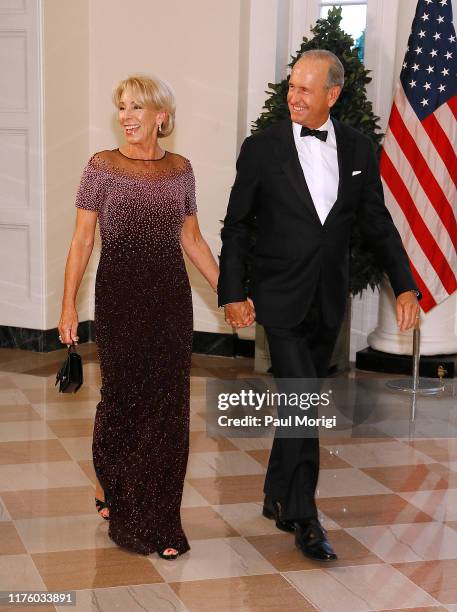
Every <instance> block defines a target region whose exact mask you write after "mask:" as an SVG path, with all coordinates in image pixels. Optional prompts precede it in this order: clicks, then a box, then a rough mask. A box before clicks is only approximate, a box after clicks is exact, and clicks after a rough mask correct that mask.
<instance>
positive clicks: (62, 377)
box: [54, 343, 83, 393]
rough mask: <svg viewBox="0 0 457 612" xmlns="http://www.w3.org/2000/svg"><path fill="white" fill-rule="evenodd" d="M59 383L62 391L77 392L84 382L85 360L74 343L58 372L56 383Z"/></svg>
mask: <svg viewBox="0 0 457 612" xmlns="http://www.w3.org/2000/svg"><path fill="white" fill-rule="evenodd" d="M57 383H59V392H60V393H76V391H77V390H78V389H79V387H80V386H81V385H82V384H83V362H82V359H81V355H80V354H79V353H77V351H76V345H75V344H74V343H73V344H70V346H69V347H68V355H67V358H66V359H65V361H64V363H63V365H62V367H61V368H60V370H59V371H58V372H57V376H56V385H57ZM56 385H54V386H56Z"/></svg>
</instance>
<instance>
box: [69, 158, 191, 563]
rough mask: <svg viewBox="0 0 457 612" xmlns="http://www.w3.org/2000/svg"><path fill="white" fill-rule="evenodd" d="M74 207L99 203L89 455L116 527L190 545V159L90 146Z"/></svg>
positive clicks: (153, 547)
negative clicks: (185, 512)
mask: <svg viewBox="0 0 457 612" xmlns="http://www.w3.org/2000/svg"><path fill="white" fill-rule="evenodd" d="M76 206H77V207H79V208H84V209H87V210H93V211H97V212H98V220H99V226H100V235H101V240H102V248H101V254H100V262H99V265H98V269H97V277H96V284H95V334H96V342H97V350H98V356H99V361H100V368H101V380H102V386H101V389H100V396H101V401H100V402H99V404H98V405H97V410H96V416H95V424H94V437H93V449H92V450H93V461H94V467H95V471H96V474H97V476H98V478H99V481H100V483H101V485H102V487H103V488H104V490H105V495H106V499H107V501H108V502H109V504H110V521H109V535H110V537H111V539H112V540H113V541H114V542H116V543H117V544H118V545H120V546H123V547H125V548H128V549H130V550H133V551H135V552H138V553H142V554H149V553H152V552H154V551H161V550H163V549H165V548H167V547H172V548H175V549H177V550H178V551H179V552H180V553H181V554H182V553H184V552H186V551H187V550H189V544H188V541H187V538H186V536H185V534H184V532H183V529H182V525H181V518H180V506H181V498H182V491H183V486H184V476H185V473H186V466H187V458H188V450H189V374H190V361H191V347H192V328H193V320H192V300H191V291H190V285H189V280H188V276H187V273H186V268H185V265H184V260H183V255H182V251H181V246H180V232H181V228H182V225H183V222H184V218H185V215H192V214H194V213H195V212H196V206H195V182H194V176H193V172H192V168H191V165H190V163H189V161H188V160H187V159H185V158H183V157H181V156H179V155H175V154H171V153H168V152H167V153H166V154H165V156H164V157H163V158H162V159H161V160H156V161H152V160H151V161H142V160H132V159H130V158H128V157H125V156H123V155H122V154H121V153H120V152H119V151H118V150H117V149H116V150H114V151H103V152H101V153H97V154H95V155H94V156H93V157H92V158H91V159H90V160H89V162H88V164H87V166H86V168H85V170H84V173H83V177H82V179H81V184H80V186H79V190H78V194H77V198H76Z"/></svg>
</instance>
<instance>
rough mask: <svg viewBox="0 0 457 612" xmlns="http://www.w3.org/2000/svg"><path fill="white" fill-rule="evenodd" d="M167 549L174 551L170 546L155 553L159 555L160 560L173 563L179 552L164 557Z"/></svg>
mask: <svg viewBox="0 0 457 612" xmlns="http://www.w3.org/2000/svg"><path fill="white" fill-rule="evenodd" d="M168 549H170V550H176V548H173V547H172V546H168V547H167V548H164V549H163V550H162V551H157V554H158V555H159V557H160V558H161V559H167V561H173V560H174V559H177V558H178V557H179V552H178V551H177V550H176V552H175V553H170V554H169V555H166V554H165V551H166V550H168Z"/></svg>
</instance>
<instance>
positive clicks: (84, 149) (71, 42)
mask: <svg viewBox="0 0 457 612" xmlns="http://www.w3.org/2000/svg"><path fill="white" fill-rule="evenodd" d="M88 51H89V32H88V0H78V1H77V2H74V1H73V0H45V1H44V2H43V69H44V73H43V79H44V104H43V113H44V116H43V149H44V178H45V207H44V216H45V226H46V274H45V279H44V286H45V295H46V328H47V329H50V328H53V327H56V325H57V323H58V319H59V316H60V305H61V298H62V290H63V272H64V266H65V260H66V256H67V252H68V248H69V242H70V238H71V234H72V231H73V227H74V218H75V210H76V209H75V206H74V196H75V191H76V187H77V185H78V182H79V178H80V174H81V170H82V167H83V165H84V164H85V162H86V159H87V155H88V151H89V129H88V128H89V72H88V66H89V63H88V60H89V55H88ZM89 285H90V279H89V277H87V278H85V279H84V282H83V285H82V287H81V291H80V295H79V316H80V320H81V321H84V320H86V319H88V318H89V316H90V312H89V303H88V295H89V287H88V286H89Z"/></svg>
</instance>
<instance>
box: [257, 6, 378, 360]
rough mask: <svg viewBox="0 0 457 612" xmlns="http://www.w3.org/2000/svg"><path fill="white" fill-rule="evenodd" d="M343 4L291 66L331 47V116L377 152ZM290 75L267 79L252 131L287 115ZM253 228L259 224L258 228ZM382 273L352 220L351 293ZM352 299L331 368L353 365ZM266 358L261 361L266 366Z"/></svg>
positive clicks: (362, 72) (364, 76)
mask: <svg viewBox="0 0 457 612" xmlns="http://www.w3.org/2000/svg"><path fill="white" fill-rule="evenodd" d="M341 13H342V9H341V7H339V8H333V9H332V10H330V12H329V13H328V16H327V17H326V18H325V19H324V18H323V19H318V21H317V23H316V25H315V26H314V27H313V28H312V29H311V31H312V33H313V38H310V39H308V38H303V42H302V44H301V46H300V49H299V50H298V52H297V54H296V55H295V56H294V57H292V60H291V62H290V64H289V67H290V68H292V67H293V65H294V64H295V62H296V61H297V60H298V58H299V57H300V55H301V54H302V53H304V52H305V51H308V50H310V49H328V50H329V51H332V52H333V53H335V55H337V56H338V57H339V59H340V60H341V62H342V64H343V66H344V71H345V85H344V88H343V90H342V92H341V95H340V97H339V98H338V101H337V103H336V104H335V106H334V107H333V109H332V116H334V117H335V118H336V119H339V120H340V121H342V122H344V123H346V124H348V125H350V126H352V127H354V128H357V129H358V130H360V131H361V132H363V133H364V134H365V135H366V136H368V138H370V140H371V141H372V143H373V147H374V148H375V150H376V152H377V153H379V151H380V145H381V140H382V137H383V134H382V133H381V131H380V127H379V117H377V116H376V115H375V114H374V113H373V107H372V104H371V102H370V101H369V100H368V98H367V92H366V86H367V84H368V83H369V82H370V81H371V78H370V77H369V76H368V75H369V70H366V69H365V67H364V65H363V63H362V61H361V59H360V49H359V48H358V47H356V46H354V41H353V39H352V37H351V36H349V35H348V34H346V33H345V32H343V30H342V29H341V27H340V24H341V19H342V15H341ZM288 82H289V77H287V78H285V79H283V80H282V81H281V82H279V83H269V84H268V88H269V89H268V91H267V92H266V93H267V94H268V98H267V100H266V101H265V105H264V111H263V112H262V114H261V115H260V117H259V118H258V119H257V120H256V121H255V122H254V123H253V127H252V132H253V133H254V132H257V131H259V130H262V129H264V128H266V127H268V126H269V125H271V124H272V123H275V122H276V121H279V120H280V119H284V118H286V117H288V116H289V110H288V107H287V91H288ZM254 231H255V230H254ZM382 276H383V272H382V269H381V268H380V267H379V266H378V264H377V262H376V260H375V258H374V256H373V254H372V253H371V251H369V250H368V248H367V247H366V246H365V245H364V243H363V241H362V239H361V235H360V232H359V230H358V227H357V225H355V226H354V228H353V232H352V237H351V245H350V273H349V296H348V298H349V297H350V296H356V295H358V294H361V293H362V291H363V290H364V289H367V288H368V287H371V289H374V288H375V287H377V286H378V285H379V283H380V282H381V279H382ZM350 304H351V301H350V299H348V307H347V310H346V320H345V323H344V324H343V326H342V329H341V332H340V336H339V338H338V341H337V345H336V347H335V352H334V355H333V358H332V363H331V369H332V370H335V371H341V370H343V369H346V368H347V367H348V365H349V336H350V321H351V309H350ZM265 345H266V342H265V339H264V335H263V330H262V329H260V328H259V326H257V330H256V367H257V368H258V369H260V370H262V369H266V364H267V362H268V354H267V352H266V346H265ZM262 364H263V367H262Z"/></svg>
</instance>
